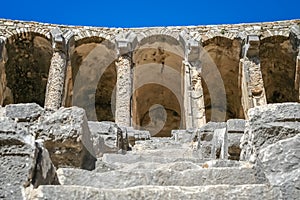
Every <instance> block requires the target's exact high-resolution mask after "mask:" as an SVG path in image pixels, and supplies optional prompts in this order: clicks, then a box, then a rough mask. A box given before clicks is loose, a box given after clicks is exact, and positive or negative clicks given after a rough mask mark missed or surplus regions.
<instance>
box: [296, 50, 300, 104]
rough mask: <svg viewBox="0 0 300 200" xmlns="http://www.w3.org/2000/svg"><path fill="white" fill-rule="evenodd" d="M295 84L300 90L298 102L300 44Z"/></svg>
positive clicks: (299, 100)
mask: <svg viewBox="0 0 300 200" xmlns="http://www.w3.org/2000/svg"><path fill="white" fill-rule="evenodd" d="M295 76H296V77H295V86H296V87H297V88H296V90H298V92H299V93H298V102H300V80H299V79H300V46H299V48H298V56H297V61H296V75H295Z"/></svg>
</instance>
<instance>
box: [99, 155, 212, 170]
mask: <svg viewBox="0 0 300 200" xmlns="http://www.w3.org/2000/svg"><path fill="white" fill-rule="evenodd" d="M208 160H209V159H206V160H203V159H201V158H193V157H189V156H176V157H167V156H153V155H146V154H126V155H122V154H104V155H103V157H102V161H103V162H105V163H107V164H109V165H115V166H122V167H123V166H124V165H126V164H132V163H136V162H156V163H173V162H180V161H187V162H194V163H203V162H205V161H208ZM117 168H118V167H117Z"/></svg>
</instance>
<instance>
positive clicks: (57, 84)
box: [0, 19, 300, 136]
mask: <svg viewBox="0 0 300 200" xmlns="http://www.w3.org/2000/svg"><path fill="white" fill-rule="evenodd" d="M54 30H56V31H54ZM299 30H300V20H290V21H279V22H267V23H253V24H233V25H207V26H187V27H152V28H130V29H129V28H103V27H87V26H65V25H54V24H44V23H37V22H23V21H13V20H6V19H0V51H1V52H0V103H1V105H7V104H10V103H21V102H23V103H25V102H37V103H38V104H40V105H41V106H45V107H46V108H49V109H54V110H55V109H58V108H59V107H60V106H67V107H68V106H72V105H77V106H80V107H83V108H84V109H85V110H86V112H87V117H88V119H89V120H101V121H116V122H117V123H118V124H119V125H126V126H135V127H139V128H142V129H147V127H148V129H149V127H150V126H151V123H155V120H152V119H148V118H149V116H148V115H150V113H151V112H150V108H151V106H152V105H150V104H151V103H154V102H155V104H160V105H162V106H163V107H164V108H165V110H166V116H165V117H166V120H165V121H164V122H163V124H162V125H161V126H162V127H161V128H160V130H157V131H154V132H155V133H153V134H154V135H155V134H157V133H159V132H160V133H159V135H165V136H167V135H168V136H169V135H170V131H171V130H172V129H174V128H199V127H201V126H203V125H204V124H205V123H206V122H208V121H224V120H227V119H232V118H247V117H248V116H247V111H248V109H250V108H252V107H255V106H257V105H263V104H267V103H278V102H288V101H299V96H300V95H299V85H300V84H299V77H300V75H299V71H300V70H299V46H300V45H299V44H300V42H299V41H300V31H299ZM55 32H58V33H59V35H60V37H58V36H57V34H53V33H55ZM249 38H250V40H249ZM251 38H252V39H253V38H255V41H254V40H251ZM51 45H52V47H51ZM58 54H60V56H59V57H60V58H59V63H60V64H59V65H57V66H56V65H55V64H56V63H57V61H58V60H57V59H56V57H57V56H56V55H58ZM126 54H127V55H132V56H130V57H129V60H128V62H130V67H129V65H128V63H127V62H126V63H125V62H116V61H117V60H120V59H121V58H122V57H123V55H126ZM55 56H56V57H55ZM51 57H52V61H51ZM125 65H126V66H125ZM127 65H128V66H127ZM185 66H190V69H192V72H193V73H192V74H188V73H185V72H184V71H186V69H185ZM57 67H58V68H59V69H58V68H57ZM213 68H215V70H216V71H213ZM120 69H126V70H125V71H128V70H130V73H124V74H123V72H124V70H120ZM49 72H50V73H49ZM197 77H198V78H197ZM146 81H148V82H149V83H148V84H153V83H154V84H159V85H160V87H161V89H154V87H150V86H149V85H148V87H150V88H152V90H153V91H150V90H149V93H147V95H141V94H146V93H145V92H143V91H142V90H140V91H139V88H140V87H143V86H146V85H147V83H146ZM220 84H221V85H222V87H220ZM47 88H48V89H47ZM125 88H126V92H125ZM146 88H147V87H146ZM46 89H47V92H46ZM168 90H170V91H171V92H172V93H173V94H174V95H173V94H172V95H167V94H169V92H165V91H168ZM136 91H137V92H136ZM121 93H123V94H121ZM158 94H160V95H158ZM174 98H177V100H175V99H174ZM153 99H155V100H153ZM44 102H45V105H44ZM177 104H178V105H177ZM178 106H179V108H178ZM159 123H160V122H159ZM149 130H150V129H149Z"/></svg>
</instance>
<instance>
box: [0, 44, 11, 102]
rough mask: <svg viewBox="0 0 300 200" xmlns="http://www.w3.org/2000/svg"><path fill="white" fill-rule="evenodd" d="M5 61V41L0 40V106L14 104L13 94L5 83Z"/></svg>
mask: <svg viewBox="0 0 300 200" xmlns="http://www.w3.org/2000/svg"><path fill="white" fill-rule="evenodd" d="M7 59H8V57H7V52H6V48H5V41H4V39H2V38H0V106H1V105H2V106H3V105H7V104H10V103H14V99H13V94H12V92H11V90H10V89H9V88H8V87H7V81H6V72H5V63H6V62H7Z"/></svg>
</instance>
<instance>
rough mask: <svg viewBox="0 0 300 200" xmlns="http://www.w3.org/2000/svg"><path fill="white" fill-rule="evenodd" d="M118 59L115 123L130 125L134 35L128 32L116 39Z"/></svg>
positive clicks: (135, 39) (135, 43)
mask: <svg viewBox="0 0 300 200" xmlns="http://www.w3.org/2000/svg"><path fill="white" fill-rule="evenodd" d="M116 43H117V48H118V55H119V56H118V58H117V61H116V71H117V83H116V84H117V85H116V112H115V122H116V123H117V124H118V125H119V126H131V125H132V122H131V120H132V113H131V109H132V108H131V105H132V102H131V95H132V92H133V91H132V88H133V69H132V67H133V63H132V51H133V50H134V48H135V47H136V45H137V37H136V35H135V34H134V33H133V32H131V31H129V32H124V33H121V34H119V35H117V37H116Z"/></svg>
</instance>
